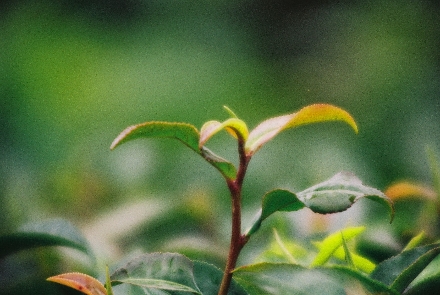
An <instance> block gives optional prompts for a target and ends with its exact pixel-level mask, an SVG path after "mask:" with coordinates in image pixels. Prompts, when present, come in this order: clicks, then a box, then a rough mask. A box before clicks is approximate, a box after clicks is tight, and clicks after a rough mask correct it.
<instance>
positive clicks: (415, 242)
mask: <svg viewBox="0 0 440 295" xmlns="http://www.w3.org/2000/svg"><path fill="white" fill-rule="evenodd" d="M425 238H426V234H425V232H424V231H422V232H420V233H419V234H418V235H417V236H415V237H413V238H412V239H411V240H410V241H409V242H408V244H406V246H405V248H404V249H403V251H406V250H410V249H413V248H415V247H417V246H420V244H421V243H422V241H423V240H424V239H425Z"/></svg>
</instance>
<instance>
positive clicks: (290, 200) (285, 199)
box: [246, 189, 305, 237]
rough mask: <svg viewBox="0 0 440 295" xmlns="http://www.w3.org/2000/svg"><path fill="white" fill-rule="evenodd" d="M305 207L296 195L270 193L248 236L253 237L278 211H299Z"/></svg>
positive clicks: (276, 191)
mask: <svg viewBox="0 0 440 295" xmlns="http://www.w3.org/2000/svg"><path fill="white" fill-rule="evenodd" d="M304 207H305V205H304V203H303V202H301V201H300V200H299V199H298V198H297V197H296V195H295V194H294V193H292V192H290V191H287V190H282V189H276V190H273V191H270V192H268V193H267V194H266V195H264V197H263V201H262V206H261V211H260V212H259V213H258V216H257V218H256V219H255V222H254V223H253V224H252V226H251V227H250V228H249V230H247V231H246V236H248V237H249V236H251V235H252V234H253V233H255V232H256V231H257V230H258V229H259V228H260V226H261V223H262V222H263V221H264V220H265V219H266V218H268V217H269V216H270V215H272V214H273V213H275V212H277V211H297V210H300V209H302V208H304Z"/></svg>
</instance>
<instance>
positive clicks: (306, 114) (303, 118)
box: [245, 104, 358, 155]
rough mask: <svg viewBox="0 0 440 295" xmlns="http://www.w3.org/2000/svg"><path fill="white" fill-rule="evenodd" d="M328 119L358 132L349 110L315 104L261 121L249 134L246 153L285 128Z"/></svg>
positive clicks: (259, 146)
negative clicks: (339, 122) (346, 125)
mask: <svg viewBox="0 0 440 295" xmlns="http://www.w3.org/2000/svg"><path fill="white" fill-rule="evenodd" d="M326 121H342V122H345V123H347V124H349V125H350V126H351V127H352V128H353V130H354V131H355V132H356V133H357V132H358V128H357V125H356V122H355V121H354V119H353V118H352V117H351V115H350V114H349V113H348V112H346V111H344V110H343V109H341V108H338V107H335V106H332V105H328V104H313V105H310V106H306V107H304V108H302V109H301V110H299V111H298V112H296V113H293V114H290V115H284V116H279V117H274V118H270V119H268V120H265V121H263V122H262V123H260V124H259V125H258V126H257V127H255V129H253V130H252V131H251V133H250V134H249V138H248V140H247V142H246V145H245V150H246V153H247V154H249V155H252V154H254V153H255V152H256V151H257V150H258V149H260V148H261V147H262V146H263V145H264V144H265V143H266V142H268V141H270V140H271V139H272V138H274V137H275V136H276V135H277V134H278V133H280V132H281V131H283V130H285V129H288V128H293V127H298V126H301V125H307V124H312V123H318V122H326Z"/></svg>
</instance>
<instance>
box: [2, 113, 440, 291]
mask: <svg viewBox="0 0 440 295" xmlns="http://www.w3.org/2000/svg"><path fill="white" fill-rule="evenodd" d="M228 112H229V113H230V115H231V118H229V119H227V120H226V121H224V122H223V123H222V122H218V121H208V122H207V123H205V124H204V125H203V126H202V128H201V129H200V131H199V130H197V128H196V127H194V126H192V125H190V124H186V123H169V122H146V123H143V124H138V125H134V126H131V127H128V128H127V129H125V130H124V131H123V132H122V133H121V134H120V135H119V136H118V137H117V138H116V139H115V140H114V142H113V143H112V145H111V149H114V148H116V147H117V146H119V145H121V144H122V143H125V142H128V141H131V140H134V139H137V138H149V137H154V138H157V137H165V138H173V139H177V140H179V141H180V142H182V143H183V144H184V145H186V146H187V147H189V148H190V149H191V150H193V151H194V152H196V153H197V154H198V155H200V156H201V157H202V158H203V159H204V160H206V161H207V162H208V163H209V164H211V165H212V166H214V167H215V168H216V169H217V170H218V171H219V172H220V174H221V175H222V177H223V178H224V180H225V182H226V184H227V187H228V189H229V192H230V196H231V203H232V210H231V211H232V213H231V217H232V222H231V223H232V228H231V243H230V249H229V254H228V257H227V262H226V266H225V269H224V271H221V270H219V269H218V268H216V267H215V266H213V265H211V264H208V263H206V262H202V261H198V260H191V259H189V258H187V257H186V256H184V255H181V254H177V253H147V254H143V255H140V256H137V257H136V258H134V259H130V260H129V261H122V262H121V263H120V265H117V266H116V267H115V270H114V271H113V272H112V274H111V275H110V273H109V271H108V270H107V271H106V279H105V281H106V282H105V284H102V283H101V282H100V281H98V280H97V279H95V278H93V277H90V276H89V275H86V274H83V273H65V274H61V275H56V276H52V277H50V278H49V279H48V280H49V281H53V282H57V283H60V284H64V285H66V286H69V287H72V288H74V289H76V290H79V291H81V292H83V293H84V294H88V295H103V294H104V295H110V294H116V295H118V294H126V293H129V294H205V295H208V294H215V293H218V294H219V295H221V294H222V295H225V294H238V295H242V294H243V295H244V294H257V295H258V294H288V293H292V292H293V293H305V294H321V293H326V294H340V293H341V292H345V293H356V294H369V293H383V294H414V293H411V292H414V290H418V289H423V290H424V289H426V288H427V286H429V285H430V284H435V283H436V282H437V278H438V276H439V275H440V274H439V272H435V271H434V272H431V273H430V274H429V276H424V277H422V279H419V280H418V281H417V280H416V279H417V278H419V275H420V274H421V273H422V272H423V271H424V270H425V269H426V268H427V266H428V265H429V264H430V263H431V262H432V261H433V260H435V258H436V257H437V254H438V253H439V251H440V244H438V243H434V244H430V245H425V246H418V247H416V246H417V244H418V241H419V239H415V240H414V241H412V242H411V243H410V244H409V246H408V247H407V249H406V250H405V251H403V252H402V253H399V254H397V255H395V256H394V257H391V258H389V259H387V260H385V261H382V262H380V263H378V264H377V265H376V264H375V263H374V262H372V261H370V260H369V259H368V258H366V257H363V256H362V255H360V254H358V253H356V252H355V251H353V250H351V247H350V245H349V242H350V240H353V239H354V238H355V237H356V236H358V235H360V234H361V233H362V232H363V231H364V230H365V228H364V227H354V228H345V229H343V230H341V231H338V232H336V233H333V234H331V235H329V236H327V237H326V238H324V239H323V240H322V241H319V242H315V243H314V244H315V246H316V247H317V248H318V251H317V253H316V255H315V254H313V253H310V254H309V255H308V256H310V255H313V256H314V257H313V258H312V259H311V261H310V262H307V261H299V260H298V261H297V259H296V258H294V255H295V253H291V252H290V250H289V248H290V247H289V244H290V245H292V244H293V243H294V242H290V243H285V241H283V240H282V239H281V238H280V237H279V236H278V234H277V233H276V232H275V239H276V245H277V246H278V247H280V248H281V249H282V255H284V256H285V257H286V261H285V262H276V263H275V262H269V261H267V262H256V263H253V264H249V265H244V266H240V267H238V268H237V267H236V264H237V259H238V257H239V255H240V252H241V250H242V249H243V247H244V246H245V245H246V244H247V242H248V241H249V240H250V239H251V237H252V236H253V235H254V234H255V233H256V232H257V231H258V230H260V228H261V227H262V223H263V221H265V220H267V219H268V218H269V217H270V216H272V215H273V214H274V213H276V212H293V211H298V210H300V209H303V208H308V209H310V210H311V211H313V212H316V213H319V214H329V213H337V212H342V211H345V210H347V209H348V208H350V207H351V206H352V205H353V204H354V203H355V202H357V201H358V200H359V199H362V198H366V199H370V200H372V201H374V202H376V203H378V204H381V205H384V206H386V207H387V208H388V209H389V214H390V220H391V221H392V220H393V217H394V205H393V203H392V201H391V200H390V199H389V198H388V197H387V196H386V195H385V194H384V193H382V192H381V191H379V190H377V189H374V188H372V187H369V186H366V185H364V184H363V183H362V182H361V181H360V180H359V179H358V178H357V177H356V176H354V175H353V174H351V173H347V172H341V173H338V174H336V175H335V176H333V177H331V178H330V179H328V180H326V181H323V182H321V183H319V184H317V185H314V186H312V187H310V188H308V189H305V190H303V191H301V192H292V191H289V190H285V189H274V190H271V191H269V192H268V193H266V194H265V195H264V196H263V198H262V204H261V209H260V210H259V212H258V213H257V215H256V218H255V219H254V221H253V223H252V224H251V226H250V227H249V229H248V230H246V231H244V232H243V233H242V230H241V218H242V217H241V209H242V208H241V201H242V200H241V199H242V185H243V181H244V179H245V176H246V172H247V167H248V165H249V162H250V160H251V158H252V157H253V156H254V154H255V153H256V152H257V151H259V150H260V149H261V148H262V147H263V146H264V145H265V144H266V143H268V142H269V141H270V140H272V139H273V138H274V137H275V136H277V135H278V134H279V133H280V132H282V131H284V130H286V129H289V128H294V127H299V126H302V125H307V124H311V123H318V122H326V121H342V122H345V123H347V124H348V125H349V126H351V127H352V128H353V129H354V131H355V132H357V130H358V129H357V125H356V123H355V121H354V120H353V118H352V117H351V116H350V114H348V113H347V112H346V111H344V110H342V109H340V108H338V107H335V106H332V105H326V104H316V105H310V106H307V107H305V108H303V109H301V110H299V111H298V112H296V113H292V114H289V115H284V116H279V117H274V118H270V119H268V120H265V121H263V122H262V123H260V124H259V125H258V126H257V127H255V128H254V129H253V130H251V131H250V132H249V131H248V127H247V125H246V124H245V122H244V121H242V120H241V119H239V118H238V117H237V116H236V115H235V114H234V113H233V112H232V111H230V110H229V109H228ZM221 130H226V131H227V132H228V133H229V134H231V135H232V136H233V137H234V138H235V139H236V141H237V143H238V155H239V164H238V167H235V166H234V164H232V162H230V161H228V160H226V159H223V158H222V157H220V156H218V155H216V154H215V153H214V152H212V151H211V150H209V149H208V148H207V147H206V146H205V145H206V143H207V142H208V140H209V139H210V138H211V137H212V136H214V135H215V134H216V133H218V132H219V131H221ZM49 224H51V225H52V226H49V227H48V226H47V224H43V225H36V226H34V227H32V228H31V229H27V230H26V229H25V230H24V231H23V232H20V233H17V234H13V235H9V236H6V237H3V240H0V241H1V242H2V243H3V244H4V245H8V244H9V243H16V241H17V240H19V241H23V242H24V243H25V244H23V248H27V247H33V246H53V245H57V246H67V247H71V248H75V249H78V250H80V251H82V252H84V253H85V254H87V255H89V256H90V257H93V254H92V253H91V252H90V251H89V246H88V245H87V242H86V241H85V240H84V239H83V238H82V237H81V235H79V234H78V233H77V232H76V230H74V229H72V227H71V225H69V224H66V223H64V222H59V221H55V224H56V226H55V227H54V226H53V224H54V223H53V222H51V223H49ZM53 228H55V229H56V230H55V231H54V230H53ZM36 237H37V238H38V239H37V241H38V243H37V244H32V243H29V242H27V241H31V240H35V238H36ZM2 248H3V247H2ZM17 250H20V249H19V248H17ZM8 251H9V252H10V251H11V250H8ZM9 252H5V255H7V254H9ZM333 258H334V259H335V260H334V259H333ZM334 261H337V262H336V263H335V262H334Z"/></svg>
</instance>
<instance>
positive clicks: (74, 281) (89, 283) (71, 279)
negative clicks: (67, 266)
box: [47, 272, 107, 295]
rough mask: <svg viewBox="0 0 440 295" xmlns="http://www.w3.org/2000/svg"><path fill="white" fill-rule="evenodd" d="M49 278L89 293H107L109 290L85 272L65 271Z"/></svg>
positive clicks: (103, 294)
mask: <svg viewBox="0 0 440 295" xmlns="http://www.w3.org/2000/svg"><path fill="white" fill-rule="evenodd" d="M47 280H48V281H50V282H55V283H58V284H61V285H65V286H68V287H71V288H73V289H75V290H78V291H80V292H82V293H84V294H87V295H107V290H106V289H105V287H104V285H103V284H101V282H100V281H98V280H97V279H95V278H93V277H91V276H89V275H86V274H83V273H79V272H71V273H65V274H60V275H57V276H53V277H50V278H48V279H47Z"/></svg>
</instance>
